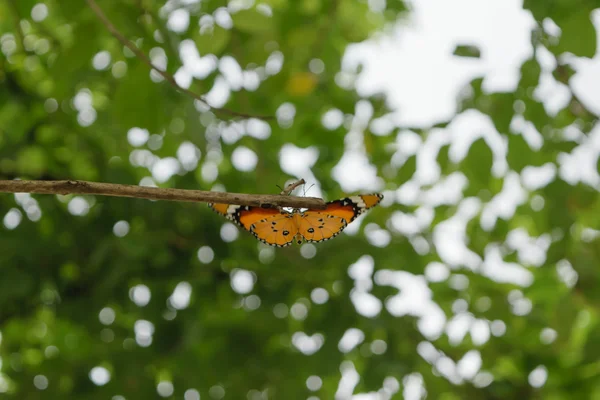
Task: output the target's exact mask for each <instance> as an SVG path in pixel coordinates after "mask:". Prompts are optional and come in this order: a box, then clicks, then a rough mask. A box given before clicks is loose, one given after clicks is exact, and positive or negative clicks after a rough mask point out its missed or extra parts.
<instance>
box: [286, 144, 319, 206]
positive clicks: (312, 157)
mask: <svg viewBox="0 0 600 400" xmlns="http://www.w3.org/2000/svg"><path fill="white" fill-rule="evenodd" d="M318 159H319V150H318V149H317V148H316V147H307V148H305V149H303V148H300V147H296V146H294V145H293V144H290V143H288V144H284V145H283V146H282V147H281V150H280V151H279V165H280V166H281V169H282V170H283V172H285V173H286V174H288V175H291V176H296V177H301V178H304V179H305V180H306V183H307V184H308V186H311V185H313V184H314V186H312V187H311V189H310V190H311V193H310V195H311V196H313V197H323V194H322V192H321V188H320V185H319V182H317V178H316V177H315V176H314V174H313V173H312V170H311V168H312V167H313V166H314V165H315V164H316V162H317V160H318Z"/></svg>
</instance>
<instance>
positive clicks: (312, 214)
mask: <svg viewBox="0 0 600 400" xmlns="http://www.w3.org/2000/svg"><path fill="white" fill-rule="evenodd" d="M381 199H383V195H382V194H378V193H375V194H363V195H358V196H349V197H346V198H344V199H340V200H335V201H330V202H328V203H327V205H326V208H325V209H324V210H311V209H308V210H306V211H300V209H297V208H295V209H293V210H292V211H291V212H290V211H285V210H281V211H280V210H279V209H273V208H261V207H250V206H239V205H233V204H223V203H211V204H209V205H208V206H209V207H210V208H212V209H213V210H214V211H216V212H217V213H218V214H221V215H222V216H224V217H225V218H227V219H229V220H231V221H233V222H235V223H236V224H238V225H239V226H241V227H242V228H244V229H245V230H247V231H248V232H250V233H252V234H253V235H254V236H255V237H256V238H257V239H258V240H260V241H261V242H263V243H266V244H268V245H271V246H277V247H285V246H289V245H290V244H292V242H296V243H298V244H301V243H302V242H304V241H306V242H322V241H324V240H329V239H331V238H333V237H335V236H337V235H338V234H339V233H340V232H341V231H343V230H344V228H346V226H348V224H349V223H351V222H352V221H354V220H355V219H356V217H358V216H359V215H361V214H362V213H364V212H365V211H367V210H368V209H370V208H372V207H375V206H376V205H377V204H379V202H381Z"/></svg>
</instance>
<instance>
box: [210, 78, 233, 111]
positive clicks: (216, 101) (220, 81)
mask: <svg viewBox="0 0 600 400" xmlns="http://www.w3.org/2000/svg"><path fill="white" fill-rule="evenodd" d="M229 95H230V87H229V84H228V83H227V81H226V80H225V78H223V77H222V76H217V78H216V79H215V83H214V84H213V87H212V88H211V89H210V90H209V91H208V93H206V95H205V96H204V98H205V99H206V101H207V102H208V104H210V106H211V107H223V106H224V105H225V103H227V100H229Z"/></svg>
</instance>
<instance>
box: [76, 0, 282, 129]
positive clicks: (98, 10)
mask: <svg viewBox="0 0 600 400" xmlns="http://www.w3.org/2000/svg"><path fill="white" fill-rule="evenodd" d="M86 2H87V3H88V6H89V7H90V8H91V9H92V11H93V12H94V13H95V14H96V16H97V17H98V19H100V21H101V22H102V23H103V24H104V26H106V28H107V29H108V31H109V32H110V33H111V34H112V35H113V36H114V37H115V38H117V40H118V41H119V42H121V44H122V45H123V46H125V47H127V48H128V49H129V50H131V51H132V52H133V53H134V54H135V55H136V56H137V58H139V59H140V60H142V61H143V62H144V63H145V64H147V65H148V66H149V67H150V68H151V69H153V70H155V71H156V72H158V73H159V74H160V75H161V76H162V77H163V78H164V79H165V80H166V81H167V82H168V83H169V84H170V85H171V86H173V87H174V88H175V89H177V90H179V91H180V92H182V93H185V94H187V95H188V96H190V97H192V98H194V99H196V100H198V101H199V102H201V103H203V104H205V105H206V107H208V108H209V109H210V110H212V111H214V112H215V113H221V114H227V115H230V116H234V117H241V118H258V119H262V120H269V119H273V118H274V117H273V116H270V115H250V114H244V113H240V112H237V111H232V110H229V109H227V108H219V107H213V106H211V105H210V104H208V101H206V99H205V98H204V97H202V96H200V95H198V94H196V93H194V92H192V91H191V90H189V89H185V88H182V87H181V86H179V84H178V83H177V81H176V80H175V78H174V77H173V75H171V74H169V73H168V72H166V71H163V70H161V69H160V68H158V67H157V66H155V65H154V64H152V61H151V60H150V58H148V56H147V55H146V54H144V53H143V52H142V51H141V50H140V49H138V48H137V47H136V46H135V45H134V44H133V43H132V42H131V41H130V40H128V39H127V38H126V37H125V36H123V34H122V33H121V32H119V30H118V29H117V28H116V27H115V26H114V25H113V24H112V22H110V20H109V19H108V17H107V16H106V15H105V14H104V12H103V11H102V9H101V8H100V7H98V4H96V2H95V1H94V0H86ZM165 40H168V38H165Z"/></svg>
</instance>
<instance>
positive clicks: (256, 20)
mask: <svg viewBox="0 0 600 400" xmlns="http://www.w3.org/2000/svg"><path fill="white" fill-rule="evenodd" d="M231 18H232V19H233V26H235V27H236V29H239V30H240V31H242V32H245V33H250V34H265V33H269V32H272V31H273V29H274V26H275V24H274V22H273V18H272V17H269V16H267V15H265V14H263V13H262V12H260V11H258V10H256V9H250V10H242V11H238V12H237V13H235V14H233V15H232V16H231Z"/></svg>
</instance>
